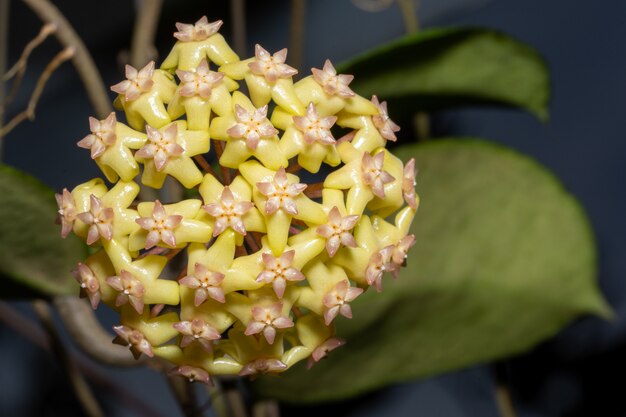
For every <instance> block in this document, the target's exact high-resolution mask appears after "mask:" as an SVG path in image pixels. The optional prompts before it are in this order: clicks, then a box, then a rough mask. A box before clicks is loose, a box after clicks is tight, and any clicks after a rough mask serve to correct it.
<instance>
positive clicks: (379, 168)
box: [361, 152, 395, 198]
mask: <svg viewBox="0 0 626 417" xmlns="http://www.w3.org/2000/svg"><path fill="white" fill-rule="evenodd" d="M384 162H385V154H384V153H383V152H379V153H377V154H376V155H375V156H374V157H372V155H370V154H368V153H364V154H363V161H362V163H361V176H362V177H363V182H365V184H367V185H369V186H370V188H371V189H372V192H373V193H374V195H375V196H376V197H378V198H385V184H389V183H390V182H392V181H393V180H395V178H394V177H392V176H391V174H389V173H388V172H387V171H383V163H384Z"/></svg>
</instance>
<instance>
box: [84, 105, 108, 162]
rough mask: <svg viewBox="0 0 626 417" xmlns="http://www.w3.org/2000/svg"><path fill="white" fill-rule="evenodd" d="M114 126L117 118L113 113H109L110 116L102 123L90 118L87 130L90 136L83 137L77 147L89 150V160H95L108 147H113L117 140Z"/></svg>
mask: <svg viewBox="0 0 626 417" xmlns="http://www.w3.org/2000/svg"><path fill="white" fill-rule="evenodd" d="M116 124H117V118H116V117H115V113H114V112H111V114H109V116H108V117H107V118H106V119H104V120H102V121H100V120H98V119H96V118H95V117H90V118H89V129H90V130H91V134H90V135H87V136H85V137H84V138H83V139H82V140H81V141H80V142H78V143H77V145H78V146H80V147H81V148H85V149H91V159H96V158H97V157H99V156H101V155H102V154H103V153H104V151H106V150H107V149H108V148H109V147H111V146H113V145H115V140H116V138H117V137H116V135H115V125H116Z"/></svg>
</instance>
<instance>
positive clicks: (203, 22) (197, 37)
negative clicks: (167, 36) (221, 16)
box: [174, 16, 223, 42]
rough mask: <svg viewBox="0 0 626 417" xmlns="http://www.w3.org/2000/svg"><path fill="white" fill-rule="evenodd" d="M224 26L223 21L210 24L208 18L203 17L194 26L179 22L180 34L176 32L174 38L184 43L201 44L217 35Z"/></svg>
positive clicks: (177, 24) (177, 26)
mask: <svg viewBox="0 0 626 417" xmlns="http://www.w3.org/2000/svg"><path fill="white" fill-rule="evenodd" d="M222 24H223V22H222V21H221V20H218V21H215V22H209V19H207V17H206V16H202V17H201V18H200V19H199V20H198V21H197V22H196V23H195V24H193V25H191V24H188V23H180V22H177V23H176V29H178V32H174V37H175V38H176V39H178V40H179V41H182V42H201V41H203V40H206V39H208V38H209V37H210V36H213V35H214V34H216V33H217V31H218V30H220V27H222Z"/></svg>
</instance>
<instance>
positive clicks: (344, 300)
mask: <svg viewBox="0 0 626 417" xmlns="http://www.w3.org/2000/svg"><path fill="white" fill-rule="evenodd" d="M362 293H363V289H362V288H357V287H351V286H350V282H348V280H344V281H340V282H339V283H337V285H335V286H334V287H333V288H332V289H331V290H330V291H329V292H328V293H327V294H326V295H325V296H324V299H323V303H324V306H325V307H326V309H325V311H324V320H325V321H326V325H329V324H330V323H331V322H332V321H333V320H334V319H335V317H337V315H339V314H341V315H342V316H344V317H347V318H349V319H351V318H352V308H351V307H350V304H348V303H350V302H351V301H354V299H355V298H357V297H358V296H359V295H361V294H362Z"/></svg>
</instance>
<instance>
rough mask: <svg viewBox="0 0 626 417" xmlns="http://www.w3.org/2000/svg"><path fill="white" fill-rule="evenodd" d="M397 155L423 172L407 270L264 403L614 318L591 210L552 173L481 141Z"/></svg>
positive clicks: (271, 381) (479, 356) (488, 353)
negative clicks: (603, 287) (329, 348)
mask: <svg viewBox="0 0 626 417" xmlns="http://www.w3.org/2000/svg"><path fill="white" fill-rule="evenodd" d="M397 153H398V155H399V156H400V157H401V158H403V160H407V159H408V158H410V157H415V158H416V160H417V166H418V168H419V171H420V174H419V176H418V192H419V194H420V197H421V201H422V203H421V206H420V208H419V211H418V213H417V216H416V218H415V221H414V223H413V226H412V233H414V234H415V236H416V238H417V243H416V245H415V246H414V247H413V249H412V251H411V252H410V254H409V259H408V260H407V267H406V268H405V269H403V272H402V273H401V275H400V277H399V278H398V280H397V281H394V280H392V279H391V278H385V281H384V289H383V292H382V293H380V294H378V293H376V292H375V291H373V290H369V291H367V292H366V293H365V294H364V295H363V296H361V297H359V298H358V299H357V300H356V301H355V302H354V303H353V305H354V308H353V311H354V319H352V320H346V319H343V318H341V319H339V320H337V321H338V334H339V335H340V336H342V337H345V338H346V339H347V341H348V343H347V345H346V346H344V347H342V348H340V349H337V350H336V351H334V352H332V353H331V354H330V356H329V358H328V359H326V360H324V361H322V362H321V363H319V364H317V365H316V366H314V367H313V369H311V371H308V372H307V371H306V370H304V369H303V367H302V366H297V367H295V368H294V369H292V370H290V371H288V372H287V373H286V374H285V375H284V376H282V377H280V378H261V379H260V380H259V381H258V382H257V383H255V384H254V385H253V387H254V388H255V389H256V391H257V392H258V393H259V394H260V395H262V396H270V397H275V398H278V399H280V400H284V401H288V402H305V403H308V402H315V401H326V400H333V399H340V398H345V397H349V396H353V395H357V394H362V393H364V392H366V391H368V390H372V389H375V388H379V387H381V386H384V385H387V384H391V383H396V382H399V381H403V380H408V379H414V378H423V377H428V376H432V375H436V374H440V373H443V372H446V371H451V370H456V369H460V368H463V367H466V366H470V365H473V364H477V363H482V362H486V361H492V360H495V359H498V358H503V357H507V356H510V355H513V354H516V353H520V352H523V351H525V350H527V349H529V348H531V347H533V346H535V345H536V344H537V343H539V342H541V341H542V340H545V339H546V338H549V337H551V336H553V335H554V334H555V333H556V332H557V331H558V330H559V329H561V328H562V327H563V326H564V325H566V324H567V323H569V322H571V321H572V320H573V319H575V318H576V317H579V316H581V315H584V314H597V315H601V316H604V317H610V316H611V314H612V313H611V310H610V308H609V306H608V305H607V304H606V303H605V301H604V299H603V298H602V296H601V294H600V293H599V291H598V288H597V285H596V280H595V279H596V251H595V245H594V238H593V234H592V231H591V229H590V226H589V223H588V221H587V218H586V216H585V213H584V212H583V210H582V209H581V207H580V205H579V204H578V203H577V202H576V200H575V199H574V198H573V197H572V196H571V195H570V194H569V193H567V192H566V191H565V190H564V189H563V187H562V185H561V184H560V183H559V182H558V180H557V179H556V178H555V177H554V176H553V175H552V174H551V173H549V172H548V171H547V170H546V169H545V168H543V167H542V166H540V165H539V164H538V163H536V162H534V161H533V160H531V159H529V158H528V157H526V156H523V155H520V154H518V153H516V152H514V151H512V150H509V149H506V148H503V147H500V146H496V145H493V144H489V143H487V142H483V141H478V140H462V141H461V140H452V139H444V140H441V141H436V142H430V143H427V144H424V145H417V146H408V147H404V148H398V149H397Z"/></svg>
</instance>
